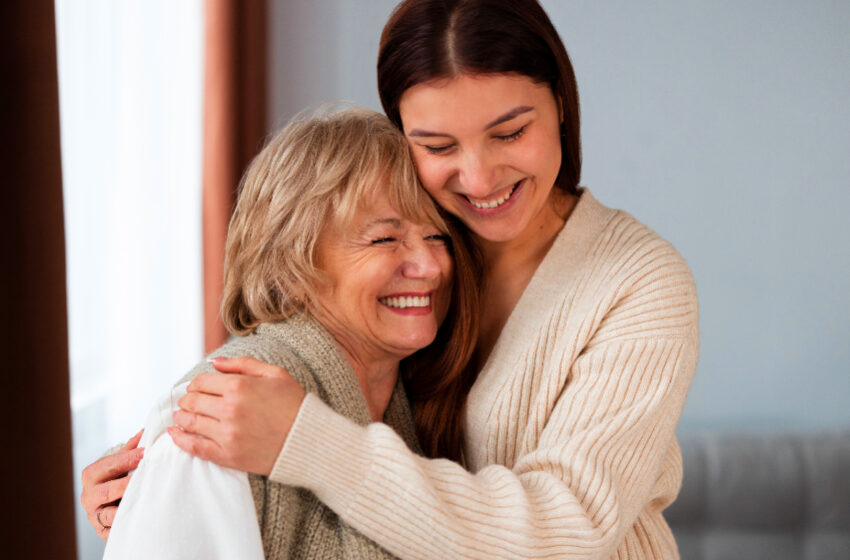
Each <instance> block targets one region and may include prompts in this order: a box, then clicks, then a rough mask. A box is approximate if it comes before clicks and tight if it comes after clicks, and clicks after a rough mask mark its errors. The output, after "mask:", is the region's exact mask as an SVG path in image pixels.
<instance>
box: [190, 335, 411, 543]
mask: <svg viewBox="0 0 850 560" xmlns="http://www.w3.org/2000/svg"><path fill="white" fill-rule="evenodd" d="M212 355H213V356H224V357H231V358H232V357H238V356H251V357H253V358H257V359H259V360H262V361H264V362H267V363H269V364H273V365H277V366H282V367H284V368H286V369H287V371H289V373H290V374H292V376H293V377H294V378H295V380H296V381H298V383H300V384H301V386H302V387H304V389H305V390H306V391H309V392H310V393H311V395H312V396H313V397H314V398H319V399H321V400H322V401H324V403H326V406H328V407H329V410H333V411H334V413H336V414H339V415H341V417H343V418H345V419H346V420H348V421H350V422H352V424H353V425H356V426H366V425H368V424H369V423H371V421H372V420H371V416H370V414H369V408H368V405H367V403H366V398H365V396H364V395H363V391H362V389H361V388H360V385H359V383H358V381H357V378H356V376H355V374H354V371H353V370H352V368H351V366H350V364H349V362H348V360H347V359H346V358H345V356H344V355H343V353H342V351H341V350H340V348H339V346H338V345H337V344H336V342H335V341H334V339H333V338H332V337H331V335H330V334H329V333H328V332H327V331H326V330H325V329H324V328H323V327H322V326H321V325H319V324H318V323H317V322H316V321H314V320H310V319H306V318H298V319H289V320H287V321H283V322H281V323H276V324H263V325H260V326H259V327H258V328H257V331H256V333H254V334H252V335H249V336H246V337H240V338H235V339H232V340H231V341H230V342H228V343H227V344H225V345H224V346H222V347H221V348H219V349H218V350H216V351H214V352H213V353H212ZM211 369H212V368H211V367H210V365H209V364H208V363H206V362H204V363H201V364H199V365H198V366H196V367H195V368H194V369H193V370H192V371H191V372H190V373H189V374H188V375H187V376H185V377H184V378H183V379H182V380H181V382H183V381H186V380H188V379H191V378H192V377H194V376H195V375H197V374H198V373H200V372H202V371H209V370H211ZM384 422H386V424H387V425H389V426H392V427H393V429H395V430H396V431H397V432H398V434H400V437H401V439H402V440H404V442H405V445H406V446H408V447H410V448H411V449H413V450H416V451H418V450H419V447H418V443H417V440H416V435H415V430H414V426H413V418H412V415H411V412H410V406H409V404H408V401H407V397H406V395H405V393H404V389H403V387H402V384H401V382H400V381H399V382H398V383H397V384H396V388H395V391H394V393H393V395H392V397H391V399H390V403H389V405H388V407H387V410H386V413H385V414H384ZM319 437H325V435H324V434H323V435H320V436H319ZM305 443H306V444H307V445H311V444H310V443H309V442H305ZM314 443H315V442H314ZM304 468H305V469H310V468H312V466H311V465H304ZM249 481H250V483H251V492H252V494H253V496H254V504H255V506H256V508H257V519H258V521H259V523H260V532H261V534H262V539H263V551H264V553H265V557H266V558H268V559H278V558H279V559H284V558H285V559H290V558H291V559H298V558H304V559H308V558H309V559H321V558H326V559H329V560H330V559H339V558H343V559H344V558H352V559H383V558H394V556H393V555H392V554H390V553H389V552H387V551H386V550H384V549H382V548H381V547H380V546H379V545H377V544H375V542H373V541H372V540H370V539H369V538H367V537H365V536H363V535H362V534H360V533H358V532H357V531H356V530H354V529H352V528H351V526H350V525H348V524H347V523H345V522H343V521H340V519H339V517H338V516H337V515H336V514H335V513H334V512H333V511H332V510H331V509H330V508H328V507H327V506H326V505H324V504H323V503H322V502H321V501H319V500H318V498H317V497H316V496H315V494H313V493H312V492H311V491H310V490H306V489H304V488H295V487H293V486H289V485H286V484H280V483H277V482H272V481H270V480H269V479H268V478H267V477H264V476H259V475H254V474H251V475H249Z"/></svg>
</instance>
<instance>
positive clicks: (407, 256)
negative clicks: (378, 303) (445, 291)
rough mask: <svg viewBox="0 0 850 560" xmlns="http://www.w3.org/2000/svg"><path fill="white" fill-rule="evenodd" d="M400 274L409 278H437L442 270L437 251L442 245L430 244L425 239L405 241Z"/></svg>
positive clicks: (442, 249) (441, 249)
mask: <svg viewBox="0 0 850 560" xmlns="http://www.w3.org/2000/svg"><path fill="white" fill-rule="evenodd" d="M403 250H404V257H403V261H402V264H401V274H402V276H404V277H405V278H410V279H417V278H418V279H432V278H437V277H439V276H440V274H441V273H442V272H443V270H442V264H441V261H440V259H439V258H438V255H437V251H445V249H444V248H442V247H436V246H431V245H430V244H429V243H428V242H426V241H425V240H416V241H405V243H404V249H403Z"/></svg>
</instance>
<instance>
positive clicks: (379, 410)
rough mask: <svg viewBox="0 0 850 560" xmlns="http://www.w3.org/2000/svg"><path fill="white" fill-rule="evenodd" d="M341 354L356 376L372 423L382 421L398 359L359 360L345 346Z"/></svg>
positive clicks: (396, 376) (393, 382)
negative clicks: (346, 359) (343, 354)
mask: <svg viewBox="0 0 850 560" xmlns="http://www.w3.org/2000/svg"><path fill="white" fill-rule="evenodd" d="M343 352H344V353H345V356H346V358H348V361H349V363H350V364H351V366H352V368H353V369H354V373H355V375H357V382H358V383H359V384H360V389H361V390H362V391H363V396H364V397H365V398H366V405H367V406H368V407H369V415H370V416H371V417H372V420H373V421H374V422H381V421H383V419H384V413H385V412H386V411H387V406H388V405H389V404H390V398H392V396H393V391H394V390H395V385H396V381H397V380H398V364H399V360H398V358H387V359H384V360H375V359H361V358H359V357H357V356H356V355H355V354H354V353H352V352H349V350H348V348H346V347H345V346H343Z"/></svg>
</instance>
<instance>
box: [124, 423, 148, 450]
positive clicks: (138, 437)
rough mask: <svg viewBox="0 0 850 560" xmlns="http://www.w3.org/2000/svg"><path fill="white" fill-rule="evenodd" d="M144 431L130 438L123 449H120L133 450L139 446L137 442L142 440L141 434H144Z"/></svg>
mask: <svg viewBox="0 0 850 560" xmlns="http://www.w3.org/2000/svg"><path fill="white" fill-rule="evenodd" d="M144 431H145V430H144V428H142V429H141V430H139V433H137V434H136V435H134V436H133V437H131V438H130V439H129V441H127V443H125V444H124V447H122V449H135V448H136V447H137V446H138V445H139V441H140V440H141V439H142V434H143V433H144Z"/></svg>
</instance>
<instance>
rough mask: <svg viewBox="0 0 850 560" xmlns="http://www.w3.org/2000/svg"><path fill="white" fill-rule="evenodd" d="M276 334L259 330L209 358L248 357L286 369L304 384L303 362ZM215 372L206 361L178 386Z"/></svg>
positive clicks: (213, 352)
mask: <svg viewBox="0 0 850 560" xmlns="http://www.w3.org/2000/svg"><path fill="white" fill-rule="evenodd" d="M271 327H272V328H273V327H274V326H273V325H272V326H271ZM274 334H275V331H274V330H271V331H270V330H269V329H259V330H258V331H257V332H254V333H252V334H249V335H247V336H237V337H233V338H231V339H230V340H228V341H227V342H226V343H225V344H223V345H221V346H219V347H218V348H216V349H215V350H213V351H212V352H210V354H209V356H210V357H212V356H221V357H224V358H238V357H241V356H248V357H250V358H255V359H257V360H260V361H262V362H266V363H268V364H272V365H275V366H280V367H283V368H286V370H287V371H289V373H290V374H292V375H293V377H295V378H296V380H298V381H299V382H303V377H304V375H303V370H304V369H305V366H304V363H303V360H302V359H301V358H300V357H299V355H298V353H297V352H296V351H295V349H294V348H292V347H291V346H289V345H288V344H286V343H284V342H283V341H281V340H280V338H279V337H276V336H274ZM214 371H215V369H214V368H213V367H212V364H210V363H209V362H208V361H207V360H204V361H202V362H199V363H198V364H196V365H195V367H193V368H192V369H191V370H189V372H188V373H187V374H186V375H184V376H183V377H182V378H181V379H180V380H179V381H178V382H177V383H176V385H179V384H181V383H185V382H187V381H190V380H191V379H192V378H194V377H195V376H196V375H198V374H199V373H202V372H214Z"/></svg>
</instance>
